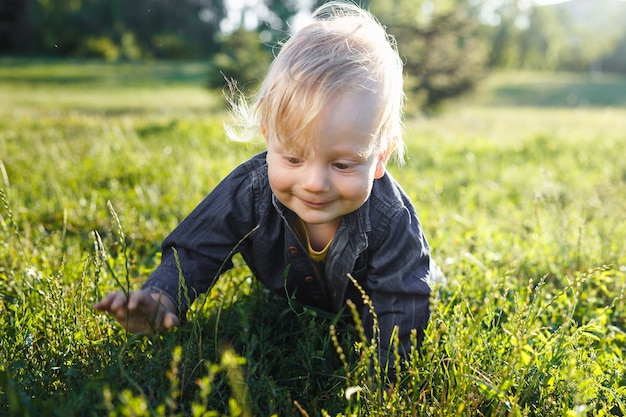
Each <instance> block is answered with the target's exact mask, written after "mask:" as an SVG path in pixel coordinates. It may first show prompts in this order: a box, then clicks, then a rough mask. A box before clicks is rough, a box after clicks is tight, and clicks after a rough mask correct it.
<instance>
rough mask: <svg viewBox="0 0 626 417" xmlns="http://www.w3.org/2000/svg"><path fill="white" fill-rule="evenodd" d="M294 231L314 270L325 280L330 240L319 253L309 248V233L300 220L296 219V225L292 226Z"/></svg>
mask: <svg viewBox="0 0 626 417" xmlns="http://www.w3.org/2000/svg"><path fill="white" fill-rule="evenodd" d="M294 231H295V232H296V236H298V239H300V242H302V244H303V245H304V247H305V249H306V250H307V252H308V254H309V256H310V257H311V260H312V261H313V264H314V265H315V269H316V271H317V273H318V275H319V276H320V277H321V278H322V279H324V280H326V274H325V272H324V270H325V265H326V257H327V255H328V249H329V248H330V244H331V243H332V242H333V240H332V239H331V240H330V241H329V242H328V244H327V245H326V246H325V247H324V249H322V250H321V251H316V250H315V249H313V248H312V247H311V239H310V238H309V232H308V231H307V230H306V226H305V224H304V222H303V221H302V219H300V218H297V219H296V223H295V225H294Z"/></svg>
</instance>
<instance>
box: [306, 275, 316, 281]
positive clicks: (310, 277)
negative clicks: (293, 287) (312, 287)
mask: <svg viewBox="0 0 626 417" xmlns="http://www.w3.org/2000/svg"><path fill="white" fill-rule="evenodd" d="M314 279H315V278H313V277H312V276H311V275H309V276H307V277H304V282H307V283H309V282H313V280H314Z"/></svg>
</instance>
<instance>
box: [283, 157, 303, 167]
mask: <svg viewBox="0 0 626 417" xmlns="http://www.w3.org/2000/svg"><path fill="white" fill-rule="evenodd" d="M283 159H284V160H285V162H287V163H288V164H289V165H298V164H299V163H300V162H302V161H301V160H300V158H297V157H295V156H285V157H284V158H283Z"/></svg>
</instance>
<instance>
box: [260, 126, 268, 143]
mask: <svg viewBox="0 0 626 417" xmlns="http://www.w3.org/2000/svg"><path fill="white" fill-rule="evenodd" d="M261 134H262V135H263V138H265V145H267V143H268V142H269V140H270V139H269V136H267V128H266V127H265V126H263V125H262V126H261Z"/></svg>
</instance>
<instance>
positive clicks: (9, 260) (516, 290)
mask: <svg viewBox="0 0 626 417" xmlns="http://www.w3.org/2000/svg"><path fill="white" fill-rule="evenodd" d="M203 71H204V66H203V65H202V64H199V63H191V64H155V65H150V66H148V65H138V64H133V65H130V64H128V65H123V64H120V65H105V64H98V63H93V62H63V61H55V62H45V61H36V60H29V61H24V60H9V59H3V60H0V162H1V165H0V191H1V193H0V381H1V383H0V414H2V415H14V416H25V415H31V416H38V415H59V416H61V415H62V416H68V415H119V416H140V415H193V416H200V415H205V416H208V415H233V416H234V415H250V414H252V415H259V416H261V415H272V414H277V415H280V416H287V415H304V412H306V413H308V414H309V415H333V416H334V415H345V416H348V415H357V416H370V415H381V416H383V415H384V416H388V415H398V416H405V415H409V416H410V415H420V416H421V415H427V416H456V415H467V416H474V415H493V416H505V415H506V416H508V415H512V416H518V415H533V416H562V415H568V416H578V415H589V416H591V415H598V416H601V415H624V414H625V413H626V378H625V376H624V370H625V369H626V366H625V365H626V363H625V359H624V358H625V355H626V333H625V329H626V307H624V305H625V302H624V294H623V291H624V288H626V251H625V250H624V243H623V242H625V241H626V222H625V221H624V219H626V197H625V196H626V160H625V159H624V155H626V109H625V108H621V107H617V106H615V104H622V105H623V101H620V100H623V91H624V85H626V81H624V80H623V79H620V78H618V77H608V76H607V78H606V79H607V80H610V83H613V84H611V85H612V86H611V88H608V89H605V90H602V89H601V88H600V89H596V88H595V87H594V85H595V84H594V83H595V81H594V82H590V80H589V79H588V78H587V76H575V75H572V74H554V75H551V74H496V75H495V76H493V77H492V78H489V79H488V80H486V82H485V83H484V84H483V86H481V88H480V89H479V90H478V91H477V94H476V96H474V97H468V98H466V99H464V100H463V101H461V102H458V103H454V104H451V105H449V106H448V109H447V111H446V112H444V113H443V114H441V115H439V116H436V117H431V118H419V117H416V118H409V119H407V121H406V127H407V130H406V140H407V147H408V156H409V158H408V161H407V164H406V166H405V167H403V168H397V167H391V168H390V169H391V171H392V172H393V174H394V175H395V176H396V177H397V178H398V179H399V180H400V181H401V183H402V184H403V185H404V186H405V188H406V190H407V192H408V193H409V194H410V195H411V197H412V199H413V201H414V202H415V204H416V207H417V209H418V211H419V213H420V217H421V220H422V222H423V225H424V228H425V230H426V233H427V235H428V236H429V240H430V243H431V245H432V246H433V251H434V256H435V257H436V258H437V259H438V260H439V262H440V264H441V266H442V268H443V270H444V272H445V273H446V275H447V277H448V285H447V286H446V287H444V288H442V289H441V290H440V292H439V298H438V299H437V300H433V303H434V304H433V317H432V320H431V324H430V326H429V328H428V330H427V334H426V340H425V342H424V344H423V346H422V348H421V349H419V350H415V351H414V352H413V353H412V355H411V357H410V358H409V363H408V365H407V369H408V372H407V373H406V374H405V375H403V377H402V378H403V379H402V381H401V388H400V389H399V390H398V391H397V392H396V393H394V394H393V395H392V396H388V395H387V394H386V393H382V392H379V391H376V390H374V389H372V387H373V385H372V377H371V376H370V374H369V372H368V371H369V357H370V354H369V353H370V351H371V349H372V348H374V347H375V346H372V343H371V342H370V341H367V340H363V339H362V336H361V335H360V334H361V333H360V332H359V329H358V327H357V328H353V327H350V326H347V325H343V324H341V323H337V324H336V326H335V327H333V329H334V330H331V324H333V323H332V320H331V319H329V318H325V317H319V316H314V315H313V314H311V312H306V311H305V312H299V313H297V312H294V311H293V310H292V308H291V307H290V306H289V305H288V304H287V303H286V302H283V301H280V300H276V299H274V298H273V297H272V296H270V295H268V294H266V292H265V291H264V290H263V288H262V287H261V286H260V285H259V284H258V283H257V282H256V281H255V280H254V279H253V278H252V277H251V274H250V272H249V271H248V269H247V268H246V267H245V265H243V263H242V262H241V260H238V261H237V263H236V265H237V266H236V268H235V269H234V270H233V271H231V272H230V273H229V274H228V275H227V276H225V277H223V278H222V279H221V280H220V281H219V283H218V286H217V287H216V288H215V289H214V290H213V291H212V292H211V293H209V294H208V295H206V297H202V298H201V299H200V300H199V302H197V303H196V304H194V308H193V309H192V311H191V312H190V317H189V323H188V324H187V325H186V326H184V327H182V328H180V329H177V330H175V331H172V332H168V333H164V334H160V335H158V336H153V337H138V336H133V335H130V334H126V333H124V331H123V330H121V328H120V327H119V326H118V325H117V324H116V323H115V322H114V321H113V320H112V319H110V318H108V317H105V316H102V315H100V314H96V313H94V312H93V310H92V309H91V305H92V303H93V302H94V301H95V300H97V299H99V297H101V296H102V295H103V294H105V293H107V292H109V291H111V290H114V289H119V288H138V287H139V286H140V285H141V283H142V282H143V280H145V278H146V277H147V275H148V274H149V273H150V271H151V270H152V268H154V266H155V265H156V263H157V262H158V259H159V253H158V252H159V243H160V241H161V239H162V238H163V237H164V236H165V234H167V233H168V232H169V231H170V230H171V229H172V228H173V227H174V226H175V225H176V224H177V223H178V222H179V221H180V220H181V219H182V218H183V217H184V216H185V215H186V214H187V213H188V212H189V211H190V210H191V209H192V208H193V207H194V206H195V205H196V204H197V203H198V202H199V201H200V199H201V198H202V197H203V196H204V195H205V194H206V193H207V192H209V191H210V190H211V189H212V187H213V186H215V184H216V183H217V182H218V181H219V180H220V179H221V178H222V177H223V176H224V175H225V174H226V173H227V172H229V171H230V170H231V169H232V168H233V167H234V166H235V165H236V164H238V163H239V162H240V161H242V160H244V159H245V158H247V157H248V156H250V155H252V154H253V153H255V152H257V151H258V150H260V149H261V147H260V146H258V145H243V144H233V143H229V142H227V141H226V139H225V137H224V135H223V133H222V122H223V120H224V117H225V116H224V112H223V105H222V102H221V99H220V97H219V94H215V93H211V92H208V91H206V90H205V89H204V88H203V83H204V76H203ZM607 82H608V81H607ZM572 86H573V87H572ZM570 89H575V90H576V89H578V90H576V91H587V92H588V93H585V94H587V95H586V97H588V98H587V100H588V102H589V104H586V103H582V104H584V105H581V102H578V103H574V104H575V105H572V104H571V103H569V104H568V105H563V104H562V98H563V97H567V96H568V95H569V94H570V91H569V90H570ZM542 91H543V92H551V93H550V94H552V95H553V96H554V97H557V96H558V97H560V98H558V99H551V98H546V97H547V96H543V95H541V94H539V93H540V92H542ZM557 92H558V94H557ZM546 94H548V93H546ZM577 94H578V93H577ZM579 96H580V97H582V94H579ZM594 97H595V98H594ZM551 100H552V101H551ZM572 103H573V102H572ZM340 352H343V354H344V356H342V355H340ZM296 403H297V405H296Z"/></svg>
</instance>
